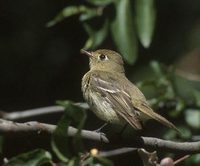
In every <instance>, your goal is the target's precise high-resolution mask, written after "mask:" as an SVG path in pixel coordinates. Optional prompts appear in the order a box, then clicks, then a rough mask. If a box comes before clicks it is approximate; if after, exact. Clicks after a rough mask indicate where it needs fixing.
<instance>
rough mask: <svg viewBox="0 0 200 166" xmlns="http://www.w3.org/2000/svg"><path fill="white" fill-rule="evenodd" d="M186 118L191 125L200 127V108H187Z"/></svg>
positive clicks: (196, 127)
mask: <svg viewBox="0 0 200 166" xmlns="http://www.w3.org/2000/svg"><path fill="white" fill-rule="evenodd" d="M185 120H186V122H187V124H188V125H189V126H191V127H192V128H195V129H200V110H197V109H187V110H185Z"/></svg>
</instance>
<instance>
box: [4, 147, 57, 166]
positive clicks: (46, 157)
mask: <svg viewBox="0 0 200 166" xmlns="http://www.w3.org/2000/svg"><path fill="white" fill-rule="evenodd" d="M47 163H48V164H49V165H53V164H52V162H51V154H50V153H49V152H48V151H45V150H43V149H36V150H34V151H31V152H27V153H23V154H20V155H18V156H16V157H13V158H12V159H10V160H9V162H8V163H6V164H4V166H42V165H45V164H47Z"/></svg>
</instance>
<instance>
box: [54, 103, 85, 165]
mask: <svg viewBox="0 0 200 166" xmlns="http://www.w3.org/2000/svg"><path fill="white" fill-rule="evenodd" d="M57 103H59V104H60V105H62V106H64V107H65V113H64V115H63V116H62V118H61V120H60V121H59V122H58V125H57V127H56V130H55V131H54V133H53V135H52V141H51V145H52V149H53V151H54V152H55V154H56V155H57V157H58V158H59V159H60V160H62V161H63V162H69V159H70V158H71V157H72V156H74V154H75V155H77V154H78V153H79V152H80V151H82V149H83V145H82V141H81V135H80V134H81V129H82V127H83V125H84V122H85V120H86V114H85V112H84V111H83V110H82V109H80V107H77V106H75V105H74V104H73V103H72V102H70V101H59V102H57ZM72 123H73V124H74V123H75V124H76V126H75V127H76V128H78V131H77V133H76V135H75V136H74V137H73V141H72V142H71V144H70V145H71V146H70V147H69V137H68V133H67V131H68V127H69V125H71V124H72ZM72 148H73V150H72Z"/></svg>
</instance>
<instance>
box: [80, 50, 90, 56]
mask: <svg viewBox="0 0 200 166" xmlns="http://www.w3.org/2000/svg"><path fill="white" fill-rule="evenodd" d="M81 53H82V54H85V55H87V56H88V57H90V58H91V57H92V52H89V51H86V50H84V49H81Z"/></svg>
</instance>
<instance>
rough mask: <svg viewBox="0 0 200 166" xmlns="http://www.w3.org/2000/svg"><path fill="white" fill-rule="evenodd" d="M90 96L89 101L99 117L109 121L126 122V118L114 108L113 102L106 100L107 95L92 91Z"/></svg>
mask: <svg viewBox="0 0 200 166" xmlns="http://www.w3.org/2000/svg"><path fill="white" fill-rule="evenodd" d="M88 97H89V98H88V103H89V104H90V106H91V109H92V111H93V112H94V113H95V114H96V116H97V117H99V118H100V119H101V120H103V121H106V122H108V123H114V124H124V120H123V119H122V118H121V117H119V116H118V114H117V113H116V111H115V110H114V109H113V108H112V106H111V103H109V102H107V100H105V97H102V96H100V95H99V94H98V93H94V92H90V96H88Z"/></svg>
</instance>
